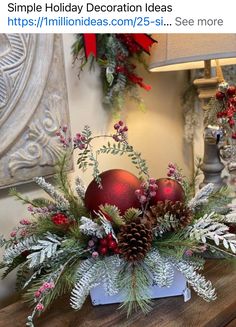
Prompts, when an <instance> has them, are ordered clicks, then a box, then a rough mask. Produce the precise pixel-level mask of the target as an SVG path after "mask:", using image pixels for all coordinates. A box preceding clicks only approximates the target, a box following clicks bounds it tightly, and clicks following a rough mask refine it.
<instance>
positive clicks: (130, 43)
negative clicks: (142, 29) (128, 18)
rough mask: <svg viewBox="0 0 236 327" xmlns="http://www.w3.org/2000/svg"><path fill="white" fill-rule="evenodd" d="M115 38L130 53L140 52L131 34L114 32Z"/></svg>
mask: <svg viewBox="0 0 236 327" xmlns="http://www.w3.org/2000/svg"><path fill="white" fill-rule="evenodd" d="M116 38H117V39H118V40H120V41H121V42H122V43H123V44H124V45H125V46H126V47H127V49H128V51H129V52H130V54H135V53H140V52H141V51H142V49H141V48H140V46H139V45H138V44H137V43H136V42H135V41H134V39H133V37H132V34H116Z"/></svg>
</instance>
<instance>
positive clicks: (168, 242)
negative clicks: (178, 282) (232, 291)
mask: <svg viewBox="0 0 236 327" xmlns="http://www.w3.org/2000/svg"><path fill="white" fill-rule="evenodd" d="M114 129H115V132H114V134H111V135H102V137H103V138H104V137H105V139H108V142H107V143H104V145H103V146H102V147H101V148H99V149H98V150H96V151H95V150H94V148H93V140H94V138H97V137H99V136H98V135H93V133H92V132H91V130H90V128H89V127H88V126H86V127H85V128H84V130H83V131H82V133H78V134H77V135H76V136H75V138H74V140H73V143H74V150H76V151H77V150H79V153H78V166H79V168H80V169H81V170H85V169H87V168H89V167H90V168H92V171H93V177H94V180H93V181H92V182H91V184H90V185H89V186H88V187H87V189H86V188H85V187H84V185H83V183H82V180H81V179H80V178H78V179H77V181H76V185H77V186H76V191H77V194H74V193H73V192H72V189H71V187H70V185H69V183H68V181H67V175H66V172H65V170H66V169H65V168H66V164H67V161H68V160H70V155H71V150H70V149H71V143H72V140H71V138H70V137H69V136H68V135H67V134H68V131H67V127H66V126H64V127H63V128H62V129H61V130H60V131H59V132H58V137H59V140H60V142H61V143H62V145H63V146H64V147H65V148H68V151H66V154H65V156H64V157H63V158H62V159H61V162H60V163H59V165H58V172H57V176H56V181H57V185H58V189H56V188H55V187H54V186H53V185H51V184H49V183H47V182H46V181H45V180H44V179H43V178H42V177H39V178H36V179H35V181H36V183H37V184H38V185H39V186H40V187H41V188H42V189H43V190H44V191H45V192H46V193H47V194H48V195H50V199H48V198H47V199H44V198H40V199H34V200H31V199H28V198H24V197H23V196H22V195H21V194H19V193H17V191H16V190H12V194H13V195H15V196H16V197H17V198H18V199H19V200H21V201H22V202H23V203H25V204H27V205H28V210H29V213H30V214H31V216H32V218H31V219H27V218H24V219H21V220H20V225H19V227H17V228H16V229H15V230H13V231H12V232H11V235H10V236H11V237H10V239H9V240H7V239H5V238H4V237H2V238H1V239H0V244H1V246H2V247H4V248H5V252H4V257H3V261H2V263H1V266H0V267H1V268H2V269H5V272H4V273H3V277H5V276H7V275H8V274H9V272H11V271H12V270H13V269H15V268H18V272H17V287H18V289H20V290H23V292H24V293H25V294H24V297H25V298H26V299H27V300H29V301H30V302H31V304H33V306H34V309H33V312H32V315H31V316H29V317H28V322H27V326H29V327H33V326H34V323H33V319H34V317H35V316H36V315H38V314H40V313H41V312H43V311H44V310H45V309H46V308H47V307H48V306H49V305H50V303H51V302H52V301H54V299H55V298H57V297H58V296H61V295H63V294H65V293H67V292H71V297H70V304H71V306H72V308H74V309H76V310H78V309H80V308H81V307H82V305H83V303H84V301H85V299H86V297H87V296H88V294H89V292H90V291H91V292H93V290H94V289H95V288H96V287H97V286H99V285H100V286H101V285H102V286H103V287H104V291H105V292H106V293H107V294H108V295H109V296H111V298H112V296H114V295H119V294H122V300H123V304H122V305H121V306H122V307H123V306H124V307H126V308H127V312H128V314H130V313H131V312H132V310H133V309H137V308H141V310H142V311H143V312H144V313H147V312H148V311H149V310H150V309H151V298H152V297H153V296H152V295H151V292H150V290H152V288H153V287H155V286H153V285H157V286H159V287H161V288H164V289H166V290H167V289H168V287H170V286H171V285H172V283H174V282H175V278H176V272H178V274H180V275H181V276H182V278H184V279H185V280H186V281H187V282H188V284H189V285H190V286H192V288H193V290H194V291H195V292H196V293H197V294H198V295H199V296H201V297H202V298H203V299H205V300H206V301H211V300H215V299H216V292H215V289H214V287H213V285H212V283H211V282H210V281H207V280H206V279H205V277H204V276H203V275H201V274H200V273H199V270H201V269H202V268H203V266H204V259H203V254H204V252H205V251H208V255H209V254H214V255H215V254H220V255H221V257H222V258H235V256H236V235H235V234H234V232H232V227H234V226H232V225H229V217H230V208H229V207H228V206H227V204H228V203H229V202H230V200H231V199H230V198H229V196H228V193H227V189H226V188H224V189H221V190H219V191H217V192H216V191H215V190H214V187H213V185H212V184H208V185H206V186H205V187H204V188H202V189H201V190H200V191H198V192H197V194H196V195H195V196H193V187H192V186H193V185H192V184H191V183H190V182H189V181H188V180H187V179H186V178H185V177H184V176H183V175H182V173H181V171H180V170H179V169H178V168H177V167H176V165H174V164H169V166H168V174H167V178H161V179H156V178H151V177H150V176H149V171H148V167H147V164H146V162H145V160H144V159H142V157H141V154H140V153H139V152H137V151H136V150H135V149H134V148H133V147H132V146H131V145H130V144H129V143H128V141H127V136H126V133H127V130H128V128H127V127H126V126H125V125H124V123H123V122H122V121H119V122H118V123H117V124H115V125H114ZM100 154H111V155H123V154H127V155H128V156H129V157H130V158H131V160H132V162H133V164H134V165H135V167H136V168H137V169H138V172H139V177H136V176H135V175H133V174H131V173H130V172H128V171H124V170H121V169H113V170H108V171H105V172H103V173H101V174H100V172H99V165H98V160H97V158H98V157H99V155H100ZM225 221H227V223H225Z"/></svg>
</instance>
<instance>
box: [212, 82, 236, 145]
mask: <svg viewBox="0 0 236 327" xmlns="http://www.w3.org/2000/svg"><path fill="white" fill-rule="evenodd" d="M215 98H216V100H217V101H218V103H219V105H220V111H219V112H218V113H217V118H218V121H219V123H220V125H222V126H224V125H225V124H227V125H228V126H229V127H230V128H231V130H232V134H231V137H232V138H233V139H236V129H235V119H236V87H235V86H234V85H231V86H229V85H228V84H227V83H225V82H224V83H221V84H220V85H219V89H218V91H217V92H216V95H215Z"/></svg>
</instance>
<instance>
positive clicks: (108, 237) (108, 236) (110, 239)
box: [106, 233, 113, 241]
mask: <svg viewBox="0 0 236 327" xmlns="http://www.w3.org/2000/svg"><path fill="white" fill-rule="evenodd" d="M106 239H107V240H108V241H113V236H112V233H110V234H108V235H107V237H106Z"/></svg>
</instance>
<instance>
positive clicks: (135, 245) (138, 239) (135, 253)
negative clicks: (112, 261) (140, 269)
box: [118, 218, 153, 262]
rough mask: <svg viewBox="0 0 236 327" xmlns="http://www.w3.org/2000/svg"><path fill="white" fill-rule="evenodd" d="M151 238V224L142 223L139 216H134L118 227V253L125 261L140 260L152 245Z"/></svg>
mask: <svg viewBox="0 0 236 327" xmlns="http://www.w3.org/2000/svg"><path fill="white" fill-rule="evenodd" d="M152 238H153V234H152V229H151V225H150V224H144V223H142V222H141V219H140V218H136V219H135V220H133V221H131V222H130V223H128V224H126V225H123V226H121V228H120V233H119V234H118V246H119V250H120V253H121V254H122V255H123V256H124V257H125V259H126V260H127V261H131V262H135V261H139V260H142V259H144V257H145V255H146V254H147V252H148V251H149V250H150V248H151V246H152Z"/></svg>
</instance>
